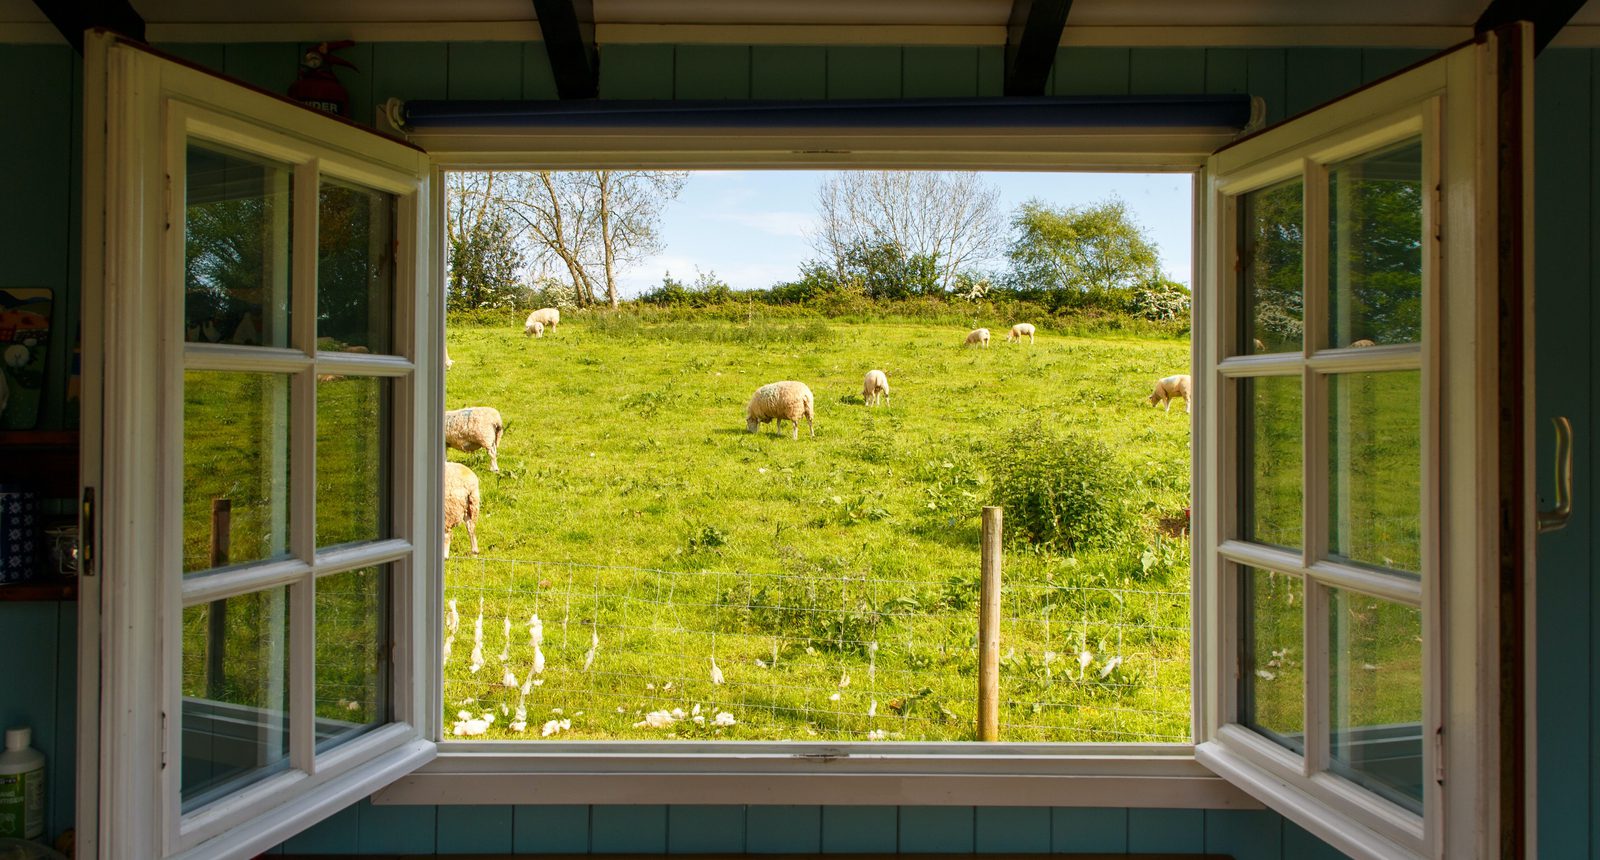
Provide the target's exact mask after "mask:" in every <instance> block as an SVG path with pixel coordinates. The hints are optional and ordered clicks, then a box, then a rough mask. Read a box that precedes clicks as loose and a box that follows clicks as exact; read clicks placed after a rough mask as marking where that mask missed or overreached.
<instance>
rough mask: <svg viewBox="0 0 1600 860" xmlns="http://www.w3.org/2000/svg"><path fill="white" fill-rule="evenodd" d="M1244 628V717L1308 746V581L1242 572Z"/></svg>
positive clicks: (1291, 743)
mask: <svg viewBox="0 0 1600 860" xmlns="http://www.w3.org/2000/svg"><path fill="white" fill-rule="evenodd" d="M1239 577H1240V580H1239V593H1240V595H1241V604H1242V606H1241V608H1242V611H1243V615H1242V616H1241V618H1242V620H1243V626H1244V629H1243V631H1242V636H1241V639H1240V648H1239V653H1240V657H1241V659H1242V660H1243V661H1244V666H1243V671H1242V672H1241V673H1240V675H1239V715H1240V722H1242V723H1244V724H1245V725H1247V726H1249V727H1251V728H1253V729H1255V730H1256V731H1258V732H1260V733H1262V734H1264V735H1266V736H1267V737H1269V738H1272V739H1273V740H1275V741H1277V742H1278V743H1280V744H1283V745H1284V746H1286V747H1288V748H1289V749H1292V750H1294V751H1295V752H1304V751H1305V616H1304V615H1303V614H1302V612H1303V611H1304V608H1305V584H1304V583H1303V582H1302V581H1301V580H1300V577H1298V576H1290V575H1289V574H1286V573H1273V572H1271V571H1266V570H1256V569H1254V568H1248V567H1247V568H1243V569H1241V570H1240V571H1239Z"/></svg>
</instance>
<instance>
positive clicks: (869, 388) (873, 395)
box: [797, 370, 889, 429]
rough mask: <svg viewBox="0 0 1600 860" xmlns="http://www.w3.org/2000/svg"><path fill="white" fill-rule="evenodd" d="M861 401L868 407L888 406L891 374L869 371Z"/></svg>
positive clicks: (862, 389)
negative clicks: (879, 404) (880, 404)
mask: <svg viewBox="0 0 1600 860" xmlns="http://www.w3.org/2000/svg"><path fill="white" fill-rule="evenodd" d="M861 399H862V401H864V402H865V403H866V404H867V405H868V406H875V405H877V404H878V403H882V404H883V405H884V406H888V405H889V374H887V373H884V372H883V371H881V370H869V371H867V378H866V379H864V380H862V381H861ZM797 429H798V428H797Z"/></svg>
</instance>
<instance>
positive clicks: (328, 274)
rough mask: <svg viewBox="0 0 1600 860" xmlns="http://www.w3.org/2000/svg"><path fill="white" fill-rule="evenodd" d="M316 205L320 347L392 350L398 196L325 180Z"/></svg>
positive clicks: (318, 335)
mask: <svg viewBox="0 0 1600 860" xmlns="http://www.w3.org/2000/svg"><path fill="white" fill-rule="evenodd" d="M317 207H318V208H317V212H318V222H317V233H318V235H317V348H318V349H322V350H329V351H336V350H339V351H345V352H375V353H381V352H389V351H390V349H389V344H390V334H389V333H390V329H391V327H392V320H393V317H392V308H393V304H394V249H395V235H394V210H395V198H394V195H393V194H386V193H384V192H382V191H373V190H371V189H368V188H360V187H357V186H354V185H345V184H343V183H339V182H335V181H333V180H330V179H324V180H323V181H322V191H321V198H320V199H319V200H318V201H317Z"/></svg>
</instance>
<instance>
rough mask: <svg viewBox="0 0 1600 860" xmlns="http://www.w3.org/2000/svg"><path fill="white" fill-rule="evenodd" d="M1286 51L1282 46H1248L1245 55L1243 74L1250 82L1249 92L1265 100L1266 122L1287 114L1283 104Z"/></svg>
mask: <svg viewBox="0 0 1600 860" xmlns="http://www.w3.org/2000/svg"><path fill="white" fill-rule="evenodd" d="M1286 53H1287V52H1285V51H1284V50H1283V49H1282V48H1250V49H1248V53H1247V55H1246V59H1245V76H1246V78H1247V79H1248V80H1249V82H1250V94H1251V95H1252V96H1256V97H1257V98H1260V99H1262V100H1263V101H1264V102H1266V107H1267V117H1266V118H1267V122H1268V123H1274V122H1280V121H1282V120H1283V118H1284V117H1286V116H1288V115H1289V114H1288V112H1287V111H1286V110H1285V105H1284V102H1285V98H1284V93H1285V91H1286V89H1287V88H1286V86H1285V81H1284V66H1285V63H1286V62H1287V60H1286Z"/></svg>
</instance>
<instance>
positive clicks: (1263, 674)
mask: <svg viewBox="0 0 1600 860" xmlns="http://www.w3.org/2000/svg"><path fill="white" fill-rule="evenodd" d="M1256 677H1257V678H1260V679H1261V680H1263V681H1270V680H1272V679H1273V678H1276V677H1278V676H1277V675H1274V674H1272V673H1271V672H1268V671H1267V670H1266V669H1257V670H1256Z"/></svg>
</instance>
